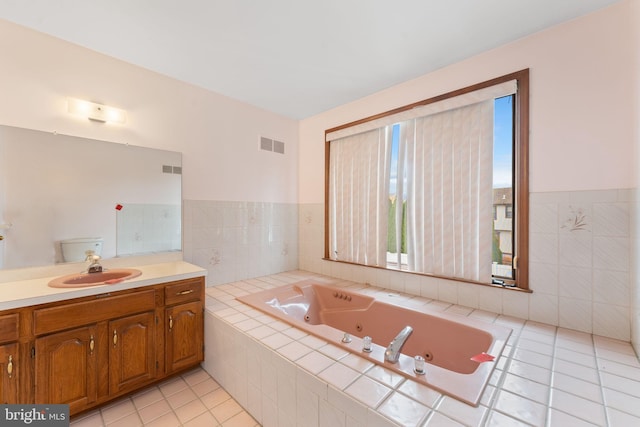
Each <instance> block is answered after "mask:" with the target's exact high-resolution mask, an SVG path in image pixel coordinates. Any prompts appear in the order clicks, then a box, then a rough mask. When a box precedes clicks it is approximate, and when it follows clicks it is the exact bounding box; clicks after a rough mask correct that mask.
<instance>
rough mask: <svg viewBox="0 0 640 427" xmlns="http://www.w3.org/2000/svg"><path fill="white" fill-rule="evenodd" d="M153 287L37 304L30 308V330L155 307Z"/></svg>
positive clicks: (44, 330) (78, 323)
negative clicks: (89, 297) (73, 301)
mask: <svg viewBox="0 0 640 427" xmlns="http://www.w3.org/2000/svg"><path fill="white" fill-rule="evenodd" d="M155 294H156V291H155V290H154V289H149V290H145V291H138V292H133V293H130V294H124V295H117V296H108V297H96V299H95V300H90V301H83V302H76V303H69V302H66V303H64V304H62V305H60V306H55V307H48V308H41V309H38V310H34V312H33V333H34V334H35V335H42V334H47V333H50V332H54V331H60V330H63V329H68V328H72V327H76V326H83V325H87V324H89V323H96V322H101V321H103V320H110V319H117V318H118V317H122V316H126V315H129V314H134V313H140V312H143V311H149V310H153V309H154V308H155V303H156V301H155Z"/></svg>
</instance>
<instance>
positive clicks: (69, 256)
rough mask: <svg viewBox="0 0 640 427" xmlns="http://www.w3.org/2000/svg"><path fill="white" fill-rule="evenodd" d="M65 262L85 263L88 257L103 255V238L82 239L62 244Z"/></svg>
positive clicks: (70, 240)
mask: <svg viewBox="0 0 640 427" xmlns="http://www.w3.org/2000/svg"><path fill="white" fill-rule="evenodd" d="M60 248H61V250H62V260H63V261H64V262H78V261H85V260H86V259H87V256H88V255H91V252H89V251H92V252H93V255H101V254H102V237H81V238H77V239H68V240H62V241H61V242H60Z"/></svg>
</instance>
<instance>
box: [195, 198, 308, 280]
mask: <svg viewBox="0 0 640 427" xmlns="http://www.w3.org/2000/svg"><path fill="white" fill-rule="evenodd" d="M183 206H184V224H183V230H184V247H183V253H184V258H185V260H188V261H189V262H191V263H193V264H196V265H199V266H201V267H202V268H206V269H207V270H208V272H209V274H208V276H207V286H213V285H218V284H222V283H228V282H232V281H235V280H242V279H246V278H250V277H257V276H264V275H268V274H274V273H278V272H281V271H287V270H293V269H296V268H298V205H297V204H291V203H263V202H227V201H213V200H184V203H183Z"/></svg>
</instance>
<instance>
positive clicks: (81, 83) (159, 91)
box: [0, 21, 298, 203]
mask: <svg viewBox="0 0 640 427" xmlns="http://www.w3.org/2000/svg"><path fill="white" fill-rule="evenodd" d="M0 58H2V66H1V67H0V94H2V96H0V124H3V125H10V126H17V127H24V128H30V129H37V130H44V131H57V132H58V133H62V134H69V135H74V136H83V137H88V138H94V139H102V140H107V141H113V142H120V143H130V144H134V145H140V146H146V147H154V148H161V149H167V150H174V151H180V152H182V153H183V166H184V175H183V197H184V198H185V199H194V200H231V201H264V202H283V203H295V202H296V198H297V173H298V172H297V162H298V158H297V157H298V154H297V149H298V147H297V146H298V122H297V121H296V120H292V119H288V118H285V117H282V116H279V115H276V114H273V113H270V112H267V111H264V110H261V109H258V108H254V107H252V106H250V105H247V104H245V103H241V102H238V101H235V100H232V99H229V98H226V97H224V96H222V95H219V94H216V93H213V92H210V91H206V90H203V89H200V88H197V87H195V86H191V85H188V84H185V83H182V82H179V81H177V80H174V79H170V78H167V77H165V76H162V75H159V74H156V73H153V72H150V71H147V70H144V69H142V68H139V67H136V66H134V65H131V64H127V63H125V62H122V61H118V60H115V59H113V58H111V57H107V56H104V55H101V54H98V53H96V52H93V51H91V50H88V49H85V48H82V47H79V46H76V45H73V44H70V43H67V42H64V41H62V40H59V39H56V38H53V37H50V36H47V35H43V34H41V33H38V32H35V31H32V30H29V29H26V28H23V27H20V26H17V25H15V24H12V23H9V22H6V21H0ZM67 97H76V98H81V99H86V100H91V101H95V102H100V103H104V104H107V105H111V106H114V107H118V108H122V109H125V110H126V111H127V114H128V117H127V123H126V124H124V125H105V124H100V123H93V122H89V121H87V120H77V119H75V118H74V117H72V116H70V115H69V114H68V113H67V111H66V108H67V107H66V98H67ZM261 135H263V136H267V137H271V138H276V139H278V140H281V141H284V142H285V143H286V146H285V152H286V154H285V155H276V154H274V153H269V152H266V151H261V150H259V137H260V136H261Z"/></svg>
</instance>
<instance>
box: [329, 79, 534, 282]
mask: <svg viewBox="0 0 640 427" xmlns="http://www.w3.org/2000/svg"><path fill="white" fill-rule="evenodd" d="M326 141H327V142H326V144H325V147H326V153H325V160H326V164H327V167H326V171H327V174H326V178H325V185H326V191H325V210H326V215H325V222H326V224H325V229H326V230H327V232H326V235H325V258H326V259H330V260H334V261H341V262H349V263H355V264H362V265H368V266H375V267H381V268H391V269H402V270H407V271H411V272H415V273H422V274H428V275H433V276H437V277H444V278H449V279H455V280H464V281H468V282H476V283H482V284H489V283H493V284H501V285H503V286H517V287H518V288H520V289H528V277H527V276H528V268H527V244H528V226H527V222H528V202H527V200H528V178H527V175H528V174H527V172H528V171H527V169H528V168H527V166H528V165H527V163H528V160H527V159H528V154H527V151H528V150H527V148H528V70H523V71H519V72H516V73H513V74H510V75H506V76H502V77H499V78H496V79H493V80H490V81H487V82H483V83H479V84H477V85H473V86H470V87H467V88H464V89H460V90H457V91H454V92H451V93H448V94H445V95H441V96H438V97H435V98H431V99H428V100H424V101H421V102H418V103H415V104H411V105H408V106H405V107H401V108H398V109H395V110H393V111H390V112H387V113H382V114H379V115H376V116H374V117H370V118H367V119H363V120H359V121H357V122H354V123H350V124H347V125H344V126H340V127H338V128H334V129H329V130H327V131H326Z"/></svg>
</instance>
